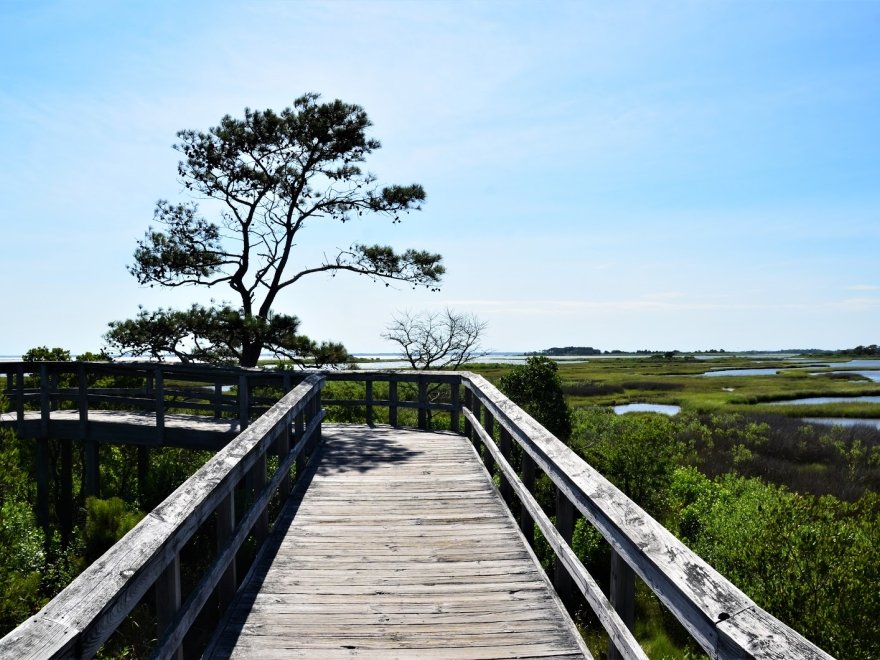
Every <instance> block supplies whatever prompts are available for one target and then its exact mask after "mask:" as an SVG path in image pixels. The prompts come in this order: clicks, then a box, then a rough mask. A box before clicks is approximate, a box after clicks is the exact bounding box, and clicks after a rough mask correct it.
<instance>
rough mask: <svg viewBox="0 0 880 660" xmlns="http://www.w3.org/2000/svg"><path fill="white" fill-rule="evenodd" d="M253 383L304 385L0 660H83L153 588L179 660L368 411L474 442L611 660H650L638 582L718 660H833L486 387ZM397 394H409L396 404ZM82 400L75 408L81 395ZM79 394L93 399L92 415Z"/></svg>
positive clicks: (410, 377) (167, 641)
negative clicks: (182, 582)
mask: <svg viewBox="0 0 880 660" xmlns="http://www.w3.org/2000/svg"><path fill="white" fill-rule="evenodd" d="M114 368H116V369H119V368H120V366H119V365H116V366H115V367H114ZM123 368H125V367H123ZM137 368H138V369H141V368H143V367H141V366H138V367H137ZM16 369H18V367H16ZM228 371H229V373H227V372H226V371H218V372H217V377H218V378H219V377H220V376H221V375H222V377H223V378H226V379H227V380H228V379H230V378H238V379H239V381H238V382H239V384H241V383H244V384H245V386H246V387H245V389H248V388H250V387H251V384H252V382H256V380H255V381H248V382H245V381H243V380H241V379H242V378H246V377H248V376H247V374H244V375H243V372H242V371H241V370H238V371H236V370H228ZM198 372H199V377H200V378H201V379H202V380H211V379H210V378H208V374H209V371H208V370H206V369H198ZM21 373H22V371H21V370H17V371H15V372H13V379H14V380H15V382H16V384H20V383H21V382H22V376H21ZM170 373H171V370H169V368H168V367H162V369H161V375H160V376H159V378H161V379H162V381H164V380H165V379H167V378H170V376H169V374H170ZM248 373H250V372H248ZM253 378H254V379H263V380H262V381H261V382H268V383H274V384H275V385H278V384H282V385H283V384H284V383H286V384H288V385H290V384H291V383H292V380H293V379H303V380H302V382H300V384H298V385H297V386H296V387H295V389H293V391H292V392H290V393H289V394H287V395H286V396H285V397H284V398H283V399H282V400H281V401H280V402H279V403H278V404H276V405H275V406H273V407H272V408H271V409H269V411H268V412H267V413H266V414H264V415H263V416H261V417H259V418H258V419H257V420H256V421H255V422H252V424H251V426H250V427H249V428H248V429H247V430H246V431H245V432H244V433H242V434H241V435H239V436H238V437H237V438H236V439H235V440H234V441H233V442H232V443H230V444H229V445H227V446H226V447H225V448H224V449H223V450H221V451H220V452H219V453H218V454H217V455H216V456H215V457H214V458H213V459H211V460H210V461H209V462H208V463H207V464H206V465H205V467H203V468H202V469H201V470H199V471H198V472H197V473H196V474H195V475H193V477H192V478H191V479H190V480H188V481H187V482H186V483H184V484H183V486H181V487H180V488H179V489H178V490H177V491H176V492H175V493H174V494H173V495H172V496H170V497H169V498H168V499H167V500H166V501H165V502H163V504H162V505H160V506H159V507H157V509H155V510H154V511H153V512H151V513H150V514H149V515H148V516H147V518H146V519H145V520H144V521H142V522H141V523H140V524H139V525H138V526H137V527H135V528H134V529H133V530H132V531H131V532H130V533H129V534H128V535H127V536H126V537H125V538H123V539H122V541H120V542H119V543H118V544H117V545H116V546H114V547H113V548H112V549H111V550H110V551H109V552H108V553H107V554H106V555H104V556H103V557H102V558H101V559H100V560H99V561H98V562H96V563H95V564H93V565H92V566H91V567H89V569H87V570H86V572H85V573H83V575H81V576H80V577H79V578H77V579H76V580H75V581H74V582H73V583H72V584H71V585H70V586H69V587H68V588H67V589H65V590H64V591H63V592H62V593H61V594H60V595H59V596H58V597H57V598H55V599H54V600H53V601H52V602H51V603H49V605H47V606H46V608H44V610H42V611H41V612H40V613H39V614H37V615H36V616H35V617H32V618H31V619H29V620H28V621H27V622H25V624H22V626H20V627H19V628H17V629H16V630H15V631H13V632H12V633H10V635H8V636H7V637H6V638H4V639H3V640H0V657H6V655H8V654H10V653H11V654H12V655H10V657H12V656H14V657H46V656H55V655H57V656H60V657H64V656H72V657H88V656H89V655H90V654H91V653H93V652H94V651H95V650H96V649H97V648H98V647H99V646H100V644H101V643H103V641H104V640H105V639H106V638H107V637H108V636H109V634H110V633H111V632H112V631H113V630H114V629H115V627H116V626H118V625H119V622H120V621H122V620H123V619H124V618H125V616H127V614H128V612H129V611H130V610H131V609H132V607H133V606H134V604H135V603H137V602H138V600H139V599H140V598H141V597H142V596H143V594H144V593H145V592H146V590H147V589H149V588H150V587H151V586H154V587H155V591H156V593H157V594H158V596H157V597H158V598H160V599H161V600H162V601H163V602H164V603H165V605H163V606H162V607H159V608H157V611H158V612H160V613H162V612H163V611H164V612H169V613H170V614H168V615H165V616H164V618H162V620H161V621H160V622H159V630H160V635H161V639H160V642H159V646H158V647H157V651H156V653H155V654H154V655H156V656H157V657H162V656H165V655H168V654H170V653H171V652H172V651H173V650H175V649H179V648H180V645H181V642H182V640H183V637H184V635H185V634H186V631H187V630H188V628H189V626H190V625H191V623H192V621H193V620H194V618H195V616H196V614H198V612H199V610H200V609H201V608H202V606H203V605H204V603H205V602H206V600H207V598H208V596H209V595H210V594H211V592H212V591H213V590H214V589H218V590H219V592H221V598H220V600H221V602H228V600H229V598H230V597H231V593H232V591H233V590H234V587H235V583H236V580H235V577H234V575H233V576H232V577H231V578H230V577H229V572H230V570H232V569H231V567H233V566H234V562H232V558H233V557H234V556H235V553H236V552H237V550H238V549H239V548H240V547H241V544H242V542H243V541H244V538H245V537H246V536H247V535H248V534H249V533H256V534H257V536H258V537H262V536H264V535H265V533H266V531H267V529H268V521H267V520H266V518H265V516H266V514H265V510H266V503H267V502H268V501H269V497H270V495H271V493H272V492H274V490H275V489H276V488H279V487H280V490H281V493H282V495H283V494H284V493H286V492H288V490H289V485H288V476H287V475H288V472H289V469H290V466H291V465H292V464H293V462H294V461H296V460H297V458H298V457H300V459H299V460H300V461H301V460H303V458H304V457H306V456H307V455H308V454H309V451H310V448H311V447H312V446H313V443H314V442H315V441H317V438H319V435H320V430H319V429H320V422H321V420H322V419H323V418H324V417H325V415H326V412H327V411H328V410H332V409H334V408H337V407H338V408H340V409H343V410H344V409H352V408H355V409H358V410H359V411H360V410H362V413H363V415H362V417H361V418H360V419H359V420H358V421H359V422H361V423H367V424H374V423H376V422H377V421H381V422H387V423H389V424H391V425H394V426H397V425H400V424H401V423H402V422H403V423H404V424H405V422H406V421H408V420H403V419H402V417H401V413H402V411H415V417H414V418H411V421H413V422H415V423H414V424H413V425H414V426H418V427H420V428H423V429H426V428H429V427H435V426H442V427H445V428H449V429H451V430H453V431H455V432H459V431H460V429H459V426H460V425H461V423H462V422H463V426H464V429H463V432H464V434H465V435H467V436H468V437H469V438H470V439H471V440H472V441H473V442H474V444H475V446H476V447H477V450H478V453H479V455H480V456H481V457H482V459H483V461H484V463H485V465H486V468H487V471H488V473H489V474H490V475H496V476H497V477H498V478H499V479H500V491H501V495H502V497H503V499H504V500H505V501H507V502H508V503H509V504H513V503H514V502H518V504H516V505H513V506H511V510H512V511H515V512H516V513H517V515H518V522H519V525H520V529H521V531H522V533H523V535H524V537H525V538H526V540H527V541H528V542H529V543H532V544H534V541H535V530H536V529H538V530H540V532H541V534H542V535H543V537H544V539H546V541H547V543H548V544H549V546H550V548H551V549H552V551H553V553H554V556H555V567H554V575H553V581H554V585H555V587H556V589H557V591H558V592H559V594H560V597H561V598H562V600H563V602H571V594H572V591H573V589H575V588H576V589H577V590H579V591H580V593H581V594H583V596H584V599H585V600H586V602H587V603H588V604H589V606H590V607H591V609H592V610H593V611H594V612H595V614H596V616H597V618H598V620H599V621H600V623H601V624H602V625H603V627H604V628H605V630H606V632H607V634H608V636H609V640H610V641H609V655H610V657H623V658H645V657H646V656H645V654H644V652H643V651H642V649H641V648H640V647H639V645H638V643H637V642H636V640H635V639H634V637H633V635H632V633H631V629H632V625H633V593H634V580H635V576H638V577H639V578H640V579H641V580H643V581H644V583H645V584H646V585H647V586H648V587H649V588H650V589H651V591H652V592H653V593H654V594H656V595H657V597H658V598H659V599H660V601H661V602H662V603H663V604H664V605H665V606H666V607H667V608H668V609H669V611H670V612H672V614H674V615H675V617H676V618H677V619H678V620H679V621H680V622H681V623H682V625H683V626H684V628H685V629H686V630H687V631H688V632H689V633H690V634H691V635H692V636H693V638H694V639H695V640H696V641H697V643H698V644H699V645H700V646H701V647H702V648H703V649H704V650H705V652H706V653H707V654H709V655H710V657H712V658H753V657H754V658H780V659H782V658H829V657H830V656H828V655H827V654H825V653H824V652H823V651H822V650H821V649H819V648H818V647H816V646H815V645H813V644H811V643H810V642H809V641H808V640H806V639H805V638H804V637H802V636H801V635H800V634H798V633H797V632H795V631H794V630H792V629H791V628H789V627H788V626H786V625H785V624H783V623H782V622H780V621H778V620H777V619H775V618H774V617H772V616H771V615H770V614H768V613H767V612H766V611H764V610H762V609H761V608H759V607H758V606H757V605H756V604H755V603H754V602H753V601H752V600H750V599H749V598H748V597H747V596H746V595H745V594H743V593H742V592H741V591H740V590H739V589H737V588H736V587H735V586H734V585H733V584H731V583H730V582H729V581H728V580H726V579H725V578H724V577H723V576H722V575H720V574H719V573H718V572H717V571H715V570H714V569H713V568H712V567H711V566H709V565H708V564H707V563H706V562H704V561H703V560H702V559H700V558H699V557H698V556H697V555H695V554H694V553H693V552H692V551H691V550H690V549H689V548H687V547H686V546H685V545H684V544H682V543H681V542H680V541H679V540H678V539H676V538H675V537H674V536H673V535H672V534H671V533H670V532H668V531H667V530H666V529H665V528H663V527H662V526H661V525H660V524H659V523H658V522H657V521H655V520H654V519H653V518H651V517H650V516H649V515H648V514H647V513H645V512H644V511H643V510H642V509H640V508H639V507H638V506H637V505H636V504H635V503H633V502H632V501H631V500H630V499H629V498H628V497H626V495H624V494H623V493H622V492H621V491H620V490H619V489H617V488H616V487H615V486H614V485H613V484H611V483H610V482H609V481H608V480H607V479H605V478H604V477H602V475H600V474H599V473H598V472H596V471H595V470H594V469H593V468H592V467H591V466H589V465H588V464H587V463H586V462H585V461H583V460H582V459H581V458H580V457H578V456H577V455H576V454H575V453H574V452H573V451H572V450H571V449H569V448H568V447H567V446H566V445H565V444H563V443H562V442H561V441H559V440H558V439H557V438H555V437H554V436H553V435H552V434H550V433H549V432H548V431H547V430H546V429H544V428H543V427H542V426H541V425H540V424H538V423H537V422H536V421H535V420H534V419H532V418H531V417H530V416H529V415H527V414H526V413H525V412H524V411H523V410H522V409H521V408H519V407H518V406H517V405H515V404H514V403H513V402H511V401H510V400H509V399H507V398H506V397H505V396H504V395H503V394H501V393H500V392H499V391H498V390H497V389H496V388H495V387H494V386H493V385H491V384H490V383H489V382H488V381H487V380H485V379H484V378H482V377H481V376H478V375H476V374H472V373H468V372H391V371H385V372H381V371H357V370H355V371H336V372H322V373H318V374H310V375H305V374H293V375H291V374H290V373H289V372H288V373H284V374H279V373H274V374H272V373H267V372H259V373H254V374H253ZM285 379H286V380H285ZM160 382H161V381H160ZM327 382H332V383H343V382H348V383H355V384H356V393H355V394H351V393H349V395H346V396H336V398H329V397H328V398H324V400H323V401H321V394H320V391H321V388H323V387H324V385H325V383H327ZM377 385H378V387H377ZM154 387H155V380H154ZM401 387H402V388H404V389H406V390H407V392H406V393H404V395H403V396H401ZM331 388H332V386H331ZM12 389H15V388H12ZM43 389H46V388H45V387H44V388H43ZM410 390H412V391H410ZM79 391H80V399H79V401H82V400H84V399H83V392H82V388H81V387H80V388H79ZM352 391H354V390H352ZM361 392H362V393H363V394H362V395H361ZM23 394H24V395H28V394H30V395H33V394H34V393H33V392H30V393H28V392H22V391H21V389H19V392H18V397H19V399H18V401H21V400H26V398H25V399H23V398H22V395H23ZM85 394H86V395H88V396H89V397H90V398H89V399H88V400H90V401H93V400H96V399H93V398H91V397H92V396H93V395H92V394H89V393H88V392H86V393H85ZM7 395H8V393H7ZM13 396H16V393H15V392H13ZM40 396H41V397H42V399H41V401H45V400H46V399H47V395H46V394H44V393H43V392H42V390H41V392H40ZM100 396H103V395H100ZM48 398H49V399H50V400H51V396H49V397H48ZM134 398H138V397H134ZM157 400H160V401H161V400H162V399H161V397H159V398H158V399H157ZM224 403H226V404H228V402H223V401H214V402H212V404H211V405H224ZM236 403H238V404H239V413H240V414H241V419H242V421H243V422H244V423H246V422H247V419H248V416H246V415H245V413H244V411H245V408H244V406H243V404H241V402H240V401H238V402H236ZM18 405H20V404H18ZM321 406H325V407H326V408H321ZM161 407H162V406H161V405H159V406H157V410H158V408H161ZM190 409H191V408H190ZM248 410H250V408H248ZM410 414H412V413H410ZM248 415H250V413H248ZM441 417H442V419H440V418H441ZM291 444H292V445H293V446H292V448H291V447H290V445H291ZM273 445H276V446H277V447H278V453H279V454H280V456H281V458H280V459H279V460H280V465H279V468H278V470H277V471H276V472H275V473H274V474H273V476H272V477H271V479H269V480H268V484H267V485H266V486H263V485H262V484H263V483H264V482H265V481H266V477H265V474H266V453H267V451H268V449H269V447H270V446H273ZM514 447H518V448H519V449H518V450H515V449H514ZM515 455H516V456H517V457H518V458H517V459H516V460H515V459H514V456H515ZM540 472H543V473H544V474H546V475H547V476H548V477H549V479H550V480H551V481H552V483H553V484H554V486H555V488H556V492H557V497H556V507H555V512H554V514H555V515H554V516H553V518H555V520H554V519H553V518H551V516H549V515H548V514H547V513H546V512H545V511H544V510H543V508H542V507H541V506H540V505H539V504H538V502H537V501H536V500H535V498H534V496H533V494H532V492H533V490H534V485H535V480H536V477H537V475H538V474H539V473H540ZM248 473H252V474H256V476H252V477H251V481H252V482H253V483H254V484H255V485H254V486H253V488H254V489H255V501H254V504H253V505H252V506H251V508H249V509H248V510H247V512H246V513H245V514H243V516H242V517H241V519H240V521H239V522H238V523H237V524H236V525H233V520H234V519H235V514H234V512H232V511H230V507H231V506H233V505H232V503H231V502H232V500H231V497H230V494H231V493H232V492H233V489H234V488H235V485H236V484H238V483H240V482H241V481H242V478H243V477H244V475H246V474H248ZM213 512H217V520H218V525H217V528H218V533H219V534H220V535H221V536H222V539H223V540H222V543H221V549H220V551H219V552H218V555H217V557H216V558H215V560H214V562H213V563H212V564H211V567H210V568H209V569H208V570H207V571H206V573H205V574H204V577H203V578H202V581H201V582H200V583H199V586H197V587H196V589H195V590H194V591H193V592H192V593H191V594H190V595H189V596H188V597H187V598H186V600H185V602H183V603H182V604H181V603H180V598H181V596H180V589H179V563H178V559H177V557H178V556H179V550H180V547H181V546H182V545H183V544H184V543H185V542H186V539H188V538H189V537H191V536H192V534H193V533H194V531H195V530H196V529H197V528H198V527H199V525H201V523H202V522H203V521H204V520H205V519H206V518H207V517H208V516H210V515H212V514H213ZM577 516H583V517H584V518H585V519H586V520H587V521H588V522H589V523H590V524H591V525H593V526H594V527H595V528H596V530H598V531H599V533H600V534H601V535H602V536H603V537H604V539H605V540H606V541H607V542H608V544H609V545H610V547H611V549H612V561H611V576H610V589H609V590H608V591H609V595H608V596H606V595H605V593H604V590H603V589H601V588H600V587H599V585H598V584H597V582H596V580H595V579H594V578H593V577H592V576H591V575H590V574H589V572H588V571H587V569H586V568H585V567H584V565H583V564H582V562H581V561H580V560H579V558H578V557H577V556H576V554H575V552H574V551H573V550H572V547H571V544H572V536H573V532H574V527H575V521H576V518H577ZM252 530H257V531H256V532H252ZM96 584H97V585H102V586H101V588H100V589H97V590H95V591H91V589H92V587H91V586H90V585H96ZM162 631H164V632H162Z"/></svg>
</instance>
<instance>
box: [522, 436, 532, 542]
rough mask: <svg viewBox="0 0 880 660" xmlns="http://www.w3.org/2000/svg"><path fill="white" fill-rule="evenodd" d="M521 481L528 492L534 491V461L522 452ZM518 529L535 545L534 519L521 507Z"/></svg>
mask: <svg viewBox="0 0 880 660" xmlns="http://www.w3.org/2000/svg"><path fill="white" fill-rule="evenodd" d="M522 482H523V485H524V486H525V487H526V490H528V491H529V492H530V493H534V492H535V461H533V460H532V457H531V456H529V455H528V454H526V453H525V452H523V455H522ZM519 529H520V531H521V532H522V535H523V536H524V537H525V538H526V541H527V542H528V544H529V545H530V546H532V547H533V548H534V547H535V521H534V520H532V516H531V515H530V514H529V512H528V511H526V509H525V507H522V509H520V512H519Z"/></svg>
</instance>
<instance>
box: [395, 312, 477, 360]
mask: <svg viewBox="0 0 880 660" xmlns="http://www.w3.org/2000/svg"><path fill="white" fill-rule="evenodd" d="M486 325H487V324H486V322H485V321H481V320H480V319H478V318H477V317H476V316H475V315H474V314H465V313H461V312H455V311H453V310H451V309H449V308H447V309H446V310H444V311H443V312H420V313H418V314H413V313H412V312H404V313H401V314H398V315H396V316H395V317H394V319H393V320H392V322H391V323H390V324H389V325H388V327H387V328H386V331H385V332H384V333H383V334H382V337H383V338H384V339H388V340H390V341H393V342H395V343H396V344H399V345H400V348H401V349H402V350H403V355H404V357H405V358H406V360H407V361H408V362H409V363H410V365H412V367H413V369H431V368H435V369H437V368H442V367H450V368H452V369H458V368H459V367H460V366H461V365H462V364H465V363H467V362H471V361H472V360H474V359H476V358H479V357H482V356H483V355H486V351H485V350H483V348H482V346H481V345H480V341H481V339H482V337H483V332H484V331H485V330H486Z"/></svg>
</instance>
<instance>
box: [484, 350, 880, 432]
mask: <svg viewBox="0 0 880 660" xmlns="http://www.w3.org/2000/svg"><path fill="white" fill-rule="evenodd" d="M844 361H845V360H841V361H840V362H844ZM833 364H834V363H833V362H832V361H829V360H821V361H819V360H817V361H815V362H811V361H799V362H793V361H789V360H779V359H756V358H746V357H730V358H718V359H714V360H696V359H694V358H689V357H675V358H673V359H664V358H659V359H658V358H650V357H645V358H602V359H596V360H590V361H588V362H581V363H576V364H572V363H570V362H561V363H560V364H559V374H560V376H561V378H562V382H563V387H564V390H565V394H566V398H567V399H568V402H569V404H570V405H571V406H572V407H574V408H581V407H590V406H614V405H621V404H626V403H658V404H672V405H679V406H681V407H682V409H683V410H690V411H693V412H700V413H704V412H761V413H774V414H780V415H787V416H791V417H860V418H880V404H878V403H830V404H823V405H789V406H784V405H773V406H768V405H765V404H767V403H768V402H771V401H781V400H787V399H794V398H802V397H817V396H832V397H834V396H863V395H864V396H877V395H880V383H877V382H873V381H871V380H869V379H868V378H865V377H864V376H861V375H858V374H855V373H853V374H832V373H831V372H832V371H841V370H845V369H846V367H840V366H828V365H833ZM878 366H880V360H878ZM468 368H469V369H470V370H471V371H475V372H477V373H480V374H482V375H483V376H485V377H486V378H488V379H489V380H491V381H493V382H497V381H498V379H499V378H500V377H501V376H502V375H503V374H504V373H506V372H507V371H509V370H510V369H511V368H512V366H511V365H500V364H473V365H468ZM710 369H711V370H722V369H725V370H726V369H737V370H739V369H779V370H784V371H780V372H779V373H778V374H776V375H758V376H756V375H744V376H739V375H736V376H734V375H730V376H704V375H703V374H704V373H705V372H706V371H708V370H710ZM861 370H864V369H861ZM811 374H816V375H811Z"/></svg>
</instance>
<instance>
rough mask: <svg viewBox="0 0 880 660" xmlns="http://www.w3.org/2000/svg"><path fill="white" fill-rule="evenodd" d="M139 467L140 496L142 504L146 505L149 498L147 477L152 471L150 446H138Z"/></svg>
mask: <svg viewBox="0 0 880 660" xmlns="http://www.w3.org/2000/svg"><path fill="white" fill-rule="evenodd" d="M137 464H138V465H137V469H138V497H139V498H140V501H141V506H142V507H143V506H146V499H147V478H148V476H149V473H150V448H149V447H144V446H139V447H138V448H137Z"/></svg>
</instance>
